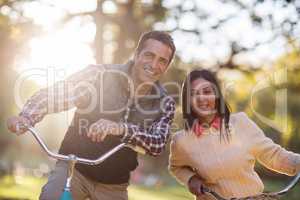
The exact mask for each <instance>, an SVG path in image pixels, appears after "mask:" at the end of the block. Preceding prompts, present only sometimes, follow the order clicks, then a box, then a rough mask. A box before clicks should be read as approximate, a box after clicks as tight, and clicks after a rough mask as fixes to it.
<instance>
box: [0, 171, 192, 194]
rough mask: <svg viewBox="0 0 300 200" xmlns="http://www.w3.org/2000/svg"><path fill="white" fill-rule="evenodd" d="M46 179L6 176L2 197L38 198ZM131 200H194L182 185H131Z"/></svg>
mask: <svg viewBox="0 0 300 200" xmlns="http://www.w3.org/2000/svg"><path fill="white" fill-rule="evenodd" d="M45 181H46V179H39V178H33V177H16V178H12V177H11V176H6V177H4V178H2V179H1V180H0V199H4V198H7V199H30V200H36V199H38V196H39V193H40V190H41V187H42V185H43V184H44V183H45ZM129 199H130V200H140V199H143V200H154V199H155V200H169V199H172V200H192V199H193V197H192V196H191V195H190V194H189V193H188V192H187V191H186V190H185V189H184V188H183V187H181V186H170V187H156V188H153V187H151V188H149V187H142V186H135V185H132V186H130V187H129Z"/></svg>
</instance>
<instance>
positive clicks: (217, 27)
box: [159, 0, 300, 72]
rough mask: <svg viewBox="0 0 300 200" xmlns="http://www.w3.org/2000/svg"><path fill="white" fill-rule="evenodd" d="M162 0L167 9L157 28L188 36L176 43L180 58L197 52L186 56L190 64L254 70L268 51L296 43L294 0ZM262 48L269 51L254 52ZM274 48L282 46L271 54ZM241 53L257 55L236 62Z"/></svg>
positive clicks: (298, 15) (299, 15) (297, 7)
mask: <svg viewBox="0 0 300 200" xmlns="http://www.w3.org/2000/svg"><path fill="white" fill-rule="evenodd" d="M165 2H166V7H167V8H169V9H170V11H169V12H168V16H167V18H166V19H167V20H166V21H165V23H163V24H160V25H159V27H160V28H164V29H165V30H168V31H170V32H172V33H173V34H174V35H175V36H178V38H181V40H184V38H191V40H188V39H185V41H188V42H181V43H180V46H182V47H181V48H180V52H179V53H180V54H181V55H184V56H185V55H186V54H191V53H193V52H191V51H192V50H190V51H188V50H189V49H193V50H194V51H197V52H198V55H196V56H193V57H192V58H191V59H190V60H189V61H191V62H194V63H200V64H201V65H205V64H206V65H208V66H210V67H214V68H215V69H219V68H229V69H239V70H242V71H246V72H247V71H249V70H252V71H256V70H257V69H258V68H259V67H260V66H261V64H264V61H265V60H266V59H267V58H268V57H267V56H269V57H270V56H271V54H270V51H273V52H274V53H273V54H276V53H277V54H279V53H282V51H283V52H284V51H287V50H288V48H290V46H289V44H290V41H293V40H298V42H299V27H300V23H299V21H300V20H299V19H300V4H299V3H297V2H298V1H293V0H292V1H288V0H281V1H272V0H269V1H261V0H253V1H241V0H226V1H225V0H216V1H210V2H204V1H197V0H182V1H180V2H176V3H174V2H172V1H165ZM281 43H284V44H283V45H280V44H281ZM265 47H268V49H269V52H268V53H269V54H267V55H266V56H265V57H259V55H258V54H257V53H258V52H262V51H264V50H263V48H265ZM276 48H277V49H278V48H283V49H282V50H281V52H276ZM265 51H267V50H265ZM199 54H200V55H199ZM201 54H203V56H201ZM199 57H200V58H199ZM245 57H247V58H249V57H250V58H252V59H253V58H256V60H258V61H259V62H258V63H249V59H246V60H245V61H243V62H241V60H243V59H244V58H245ZM257 57H258V58H257ZM207 62H208V63H207ZM247 62H248V63H247ZM242 64H244V65H245V66H242Z"/></svg>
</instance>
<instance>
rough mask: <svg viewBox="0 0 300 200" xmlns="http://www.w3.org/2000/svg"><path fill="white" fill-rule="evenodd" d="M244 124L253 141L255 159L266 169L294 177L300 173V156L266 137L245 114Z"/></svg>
mask: <svg viewBox="0 0 300 200" xmlns="http://www.w3.org/2000/svg"><path fill="white" fill-rule="evenodd" d="M243 115H244V117H243V118H244V120H245V121H244V122H245V126H247V127H246V128H248V130H249V132H250V134H249V136H250V137H251V138H249V141H252V144H251V150H252V152H253V154H254V156H255V158H256V159H257V160H258V161H259V162H260V163H261V164H262V165H264V166H265V167H267V168H268V169H271V170H273V171H276V172H278V173H282V174H286V175H289V176H294V175H296V174H297V173H299V172H300V155H299V154H296V153H293V152H291V151H287V150H286V149H284V148H283V147H281V146H280V145H278V144H276V143H274V142H273V141H272V140H271V139H270V138H268V137H266V136H265V134H264V132H263V131H262V130H261V129H260V128H259V127H258V126H257V125H256V124H255V123H254V122H253V121H252V120H251V119H250V118H249V117H248V116H247V115H246V114H245V113H243Z"/></svg>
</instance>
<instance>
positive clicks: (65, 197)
mask: <svg viewBox="0 0 300 200" xmlns="http://www.w3.org/2000/svg"><path fill="white" fill-rule="evenodd" d="M27 129H28V131H29V132H30V133H31V134H32V135H33V137H34V138H35V139H36V140H37V142H38V143H39V145H40V146H41V147H42V149H43V150H44V152H46V154H47V155H48V156H49V157H51V158H54V159H56V160H64V161H67V162H68V177H67V181H66V183H65V187H64V190H63V193H62V195H61V197H60V200H73V198H72V195H71V181H72V177H73V171H74V167H75V164H76V163H82V164H86V165H98V164H100V163H102V162H103V161H105V160H106V159H107V158H109V157H110V156H111V155H113V154H114V153H116V152H118V151H119V150H121V149H122V148H124V147H128V148H131V149H133V150H135V151H136V152H139V153H141V154H145V150H144V149H142V148H140V147H137V146H136V147H134V146H132V145H129V144H125V143H121V144H119V145H117V146H115V147H114V148H112V149H111V150H110V151H108V152H106V153H105V154H103V155H102V156H100V157H99V158H97V159H95V160H90V159H85V158H80V157H77V156H75V155H72V154H71V155H62V154H58V153H53V152H52V151H50V150H49V148H48V147H47V145H46V144H45V143H44V141H43V140H42V139H41V138H40V136H39V134H38V133H37V132H36V130H35V129H34V128H33V127H27Z"/></svg>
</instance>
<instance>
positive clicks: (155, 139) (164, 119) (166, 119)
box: [122, 97, 175, 156]
mask: <svg viewBox="0 0 300 200" xmlns="http://www.w3.org/2000/svg"><path fill="white" fill-rule="evenodd" d="M174 114H175V101H174V99H173V98H171V97H167V99H166V100H165V103H164V107H163V114H162V116H161V117H160V118H159V119H157V120H155V121H154V122H153V124H152V125H151V126H150V128H149V129H143V128H142V127H139V126H137V125H134V124H125V126H126V129H127V130H126V131H125V134H124V136H123V138H122V140H123V141H124V142H125V143H128V144H132V145H133V146H136V145H137V146H139V147H142V148H143V149H145V150H146V152H147V153H148V154H149V155H152V156H158V155H159V154H161V153H162V152H163V150H164V148H165V145H166V143H167V141H168V139H169V136H170V126H171V124H172V122H173V119H174Z"/></svg>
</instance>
